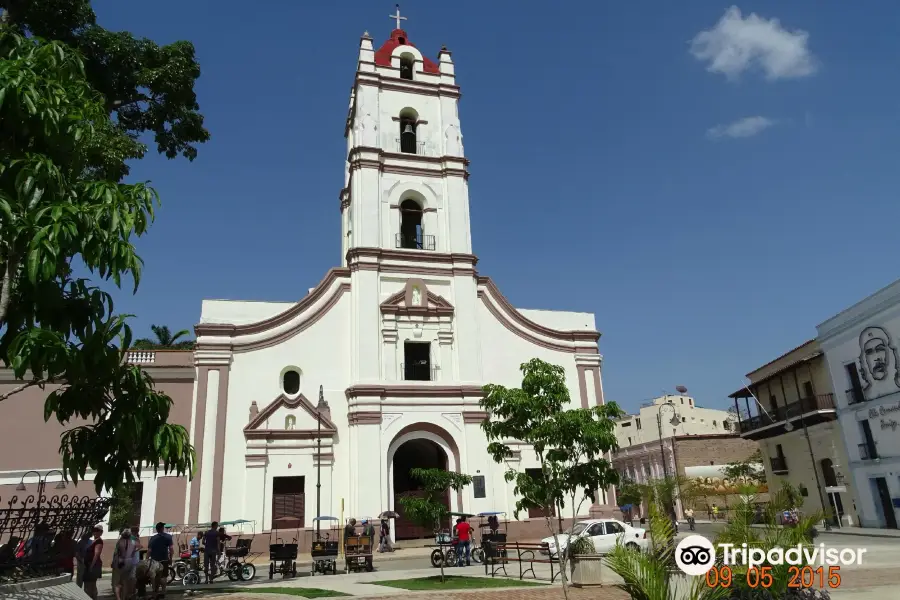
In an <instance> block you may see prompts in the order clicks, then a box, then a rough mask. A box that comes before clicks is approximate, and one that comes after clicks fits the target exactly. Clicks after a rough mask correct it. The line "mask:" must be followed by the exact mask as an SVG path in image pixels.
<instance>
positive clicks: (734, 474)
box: [723, 448, 766, 483]
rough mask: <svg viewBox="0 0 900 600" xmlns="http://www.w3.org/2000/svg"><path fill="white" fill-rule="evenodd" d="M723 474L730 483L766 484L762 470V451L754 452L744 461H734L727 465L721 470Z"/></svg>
mask: <svg viewBox="0 0 900 600" xmlns="http://www.w3.org/2000/svg"><path fill="white" fill-rule="evenodd" d="M723 474H724V475H725V477H726V478H727V479H730V480H731V481H747V480H749V481H751V482H754V483H766V470H765V469H764V468H763V459H762V451H761V450H760V449H759V448H757V449H756V451H755V452H754V453H753V454H751V455H750V456H748V457H747V458H745V459H744V460H736V461H734V462H730V463H728V464H727V465H726V466H725V468H724V469H723Z"/></svg>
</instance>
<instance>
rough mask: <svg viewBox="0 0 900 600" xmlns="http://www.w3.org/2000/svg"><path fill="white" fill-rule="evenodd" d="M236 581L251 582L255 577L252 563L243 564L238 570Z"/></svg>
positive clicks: (254, 568)
mask: <svg viewBox="0 0 900 600" xmlns="http://www.w3.org/2000/svg"><path fill="white" fill-rule="evenodd" d="M237 575H238V579H240V580H241V581H251V580H252V579H253V578H254V577H256V567H255V566H253V563H244V564H242V565H241V566H240V568H239V569H238V574H237Z"/></svg>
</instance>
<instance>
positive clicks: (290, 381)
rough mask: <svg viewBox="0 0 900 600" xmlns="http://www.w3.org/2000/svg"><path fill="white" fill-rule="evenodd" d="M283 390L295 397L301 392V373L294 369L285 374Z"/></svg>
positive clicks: (282, 378)
mask: <svg viewBox="0 0 900 600" xmlns="http://www.w3.org/2000/svg"><path fill="white" fill-rule="evenodd" d="M281 389H282V390H284V393H285V394H287V395H288V396H293V395H294V394H296V393H297V392H299V391H300V373H299V372H298V371H295V370H293V369H290V370H288V371H285V372H284V375H282V376H281Z"/></svg>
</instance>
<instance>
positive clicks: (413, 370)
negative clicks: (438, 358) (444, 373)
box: [400, 362, 435, 381]
mask: <svg viewBox="0 0 900 600" xmlns="http://www.w3.org/2000/svg"><path fill="white" fill-rule="evenodd" d="M400 371H401V372H402V373H403V380H404V381H434V380H435V377H434V367H432V366H431V365H430V364H428V363H427V362H426V363H425V364H421V363H415V362H412V363H403V364H401V365H400Z"/></svg>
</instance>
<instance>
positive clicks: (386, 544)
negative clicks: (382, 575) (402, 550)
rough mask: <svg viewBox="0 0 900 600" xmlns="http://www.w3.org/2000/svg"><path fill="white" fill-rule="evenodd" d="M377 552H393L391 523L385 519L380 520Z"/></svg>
mask: <svg viewBox="0 0 900 600" xmlns="http://www.w3.org/2000/svg"><path fill="white" fill-rule="evenodd" d="M378 551H379V552H393V551H394V549H393V548H392V547H391V525H390V523H389V522H388V520H387V519H382V520H381V536H380V538H379V540H378Z"/></svg>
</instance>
